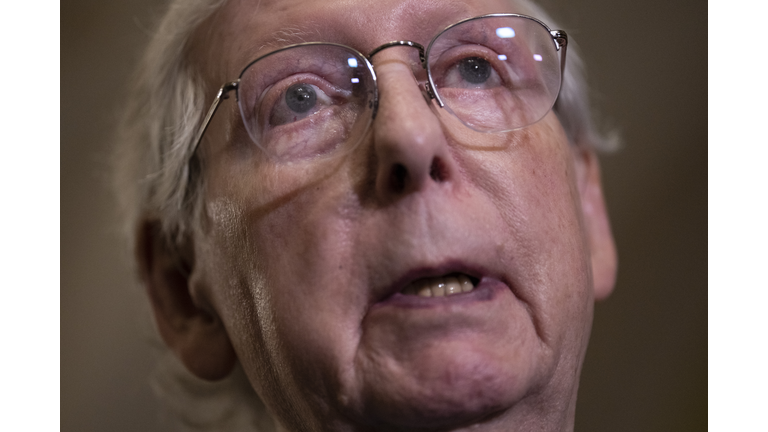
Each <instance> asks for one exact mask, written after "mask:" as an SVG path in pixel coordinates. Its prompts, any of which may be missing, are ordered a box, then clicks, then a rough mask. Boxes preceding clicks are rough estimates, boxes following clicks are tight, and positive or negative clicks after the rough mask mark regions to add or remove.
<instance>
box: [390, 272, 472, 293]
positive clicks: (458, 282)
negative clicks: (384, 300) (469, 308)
mask: <svg viewBox="0 0 768 432" xmlns="http://www.w3.org/2000/svg"><path fill="white" fill-rule="evenodd" d="M477 283H478V280H477V279H475V278H472V277H470V276H467V275H465V274H463V273H452V274H448V275H445V276H439V277H426V278H421V279H417V280H415V281H413V282H411V283H409V284H408V285H406V286H405V288H403V289H402V291H400V293H401V294H404V295H412V296H419V297H446V296H452V295H456V294H461V293H467V292H471V291H472V290H474V289H475V287H476V286H477Z"/></svg>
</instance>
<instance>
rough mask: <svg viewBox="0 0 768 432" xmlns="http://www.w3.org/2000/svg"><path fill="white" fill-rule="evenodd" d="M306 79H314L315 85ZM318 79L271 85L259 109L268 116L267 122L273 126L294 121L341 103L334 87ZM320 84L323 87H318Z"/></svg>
mask: <svg viewBox="0 0 768 432" xmlns="http://www.w3.org/2000/svg"><path fill="white" fill-rule="evenodd" d="M308 81H309V82H312V81H315V82H317V85H315V84H310V83H309V82H308ZM319 81H320V80H318V79H312V80H307V81H304V80H302V81H298V82H294V83H293V84H291V85H289V86H288V87H282V86H280V85H275V86H274V87H272V89H271V90H270V91H269V92H268V95H266V96H265V97H264V98H263V100H262V101H261V103H260V110H261V111H262V112H263V113H264V114H268V116H269V117H268V119H269V120H268V124H269V125H270V126H273V127H274V126H280V125H285V124H288V123H294V122H297V121H299V120H302V119H305V118H307V117H310V116H314V115H315V114H317V113H318V112H320V111H322V110H324V109H327V108H331V107H333V106H334V105H338V104H340V103H342V100H343V99H344V98H343V97H341V96H340V95H338V94H337V93H339V92H338V91H334V90H335V89H333V88H332V87H331V86H329V85H328V84H327V83H324V84H320V82H319ZM321 86H322V87H323V89H321V88H320V87H321ZM281 87H282V89H281ZM323 90H327V92H326V91H323ZM329 92H330V93H332V94H336V96H337V99H338V100H334V99H333V98H332V97H331V96H329V95H328V93H329Z"/></svg>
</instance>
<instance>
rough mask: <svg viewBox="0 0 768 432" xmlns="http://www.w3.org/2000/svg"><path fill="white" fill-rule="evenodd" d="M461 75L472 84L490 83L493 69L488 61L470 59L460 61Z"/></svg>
mask: <svg viewBox="0 0 768 432" xmlns="http://www.w3.org/2000/svg"><path fill="white" fill-rule="evenodd" d="M457 67H458V69H459V74H460V75H461V77H462V78H464V80H465V81H467V82H469V83H471V84H482V83H484V82H486V81H488V78H490V76H491V72H492V71H493V68H492V67H491V64H490V63H488V61H487V60H485V59H483V58H480V57H469V58H465V59H462V60H460V61H459V64H458V65H457Z"/></svg>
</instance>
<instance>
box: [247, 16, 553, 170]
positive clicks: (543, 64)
mask: <svg viewBox="0 0 768 432" xmlns="http://www.w3.org/2000/svg"><path fill="white" fill-rule="evenodd" d="M427 63H428V72H429V75H430V77H431V80H432V84H433V88H434V89H435V92H436V93H437V96H438V97H439V98H440V100H441V101H442V102H443V103H444V105H445V106H444V108H445V109H446V110H448V111H449V112H450V113H452V114H453V115H454V116H455V117H456V118H458V119H459V120H460V121H461V123H463V124H464V125H466V126H467V127H469V128H471V129H473V130H476V131H480V132H501V131H509V130H514V129H518V128H522V127H525V126H528V125H531V124H533V123H535V122H537V121H539V120H540V119H541V118H543V117H544V116H545V115H546V113H547V112H548V111H549V110H550V108H551V107H552V105H553V104H554V102H555V99H556V98H557V93H558V91H559V88H560V79H561V78H560V60H559V57H558V53H557V50H556V48H555V45H554V41H553V39H552V37H551V35H550V33H549V31H548V30H547V29H546V28H545V27H543V26H542V25H541V24H539V23H538V22H536V21H533V20H530V19H526V18H522V17H514V16H512V17H483V18H479V19H474V20H469V21H465V22H463V23H460V24H457V25H455V26H453V27H450V28H448V29H447V30H446V31H444V32H443V33H441V34H440V35H439V36H438V37H437V38H436V39H435V40H434V41H433V42H432V44H430V46H429V48H428V52H427ZM375 86H376V84H375V80H374V78H373V74H372V73H371V71H370V69H369V63H368V62H367V61H366V60H365V59H364V58H362V57H361V55H360V54H359V53H357V52H356V51H354V50H352V49H350V48H347V47H344V46H341V45H334V44H306V45H298V46H295V47H291V48H288V49H284V50H279V51H276V52H274V53H272V54H269V55H267V56H265V57H262V58H260V59H258V60H257V61H255V62H254V63H252V64H251V65H249V66H248V67H247V68H246V69H245V70H244V71H243V73H242V75H241V77H240V85H239V88H238V104H239V106H240V111H241V114H242V117H243V122H244V124H245V126H246V128H247V130H248V133H249V135H250V136H251V138H252V139H253V141H254V142H255V143H256V144H257V145H258V146H259V147H261V148H262V149H263V150H264V151H265V152H266V153H267V154H268V155H269V156H270V157H273V158H277V159H279V160H296V159H305V158H311V157H315V156H320V155H326V154H329V153H335V152H338V151H340V150H343V149H351V148H353V147H354V146H355V145H356V144H357V143H359V141H360V140H361V139H362V138H363V136H364V135H365V133H366V131H367V129H368V127H369V125H370V122H371V120H372V114H373V113H372V110H373V99H374V95H375Z"/></svg>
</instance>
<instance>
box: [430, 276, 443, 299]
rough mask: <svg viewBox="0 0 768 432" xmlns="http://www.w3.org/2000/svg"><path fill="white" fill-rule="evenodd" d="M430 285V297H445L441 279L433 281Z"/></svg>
mask: <svg viewBox="0 0 768 432" xmlns="http://www.w3.org/2000/svg"><path fill="white" fill-rule="evenodd" d="M434 281H435V282H434V283H433V284H432V297H445V281H444V280H443V279H442V278H438V279H435V280H434Z"/></svg>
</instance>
